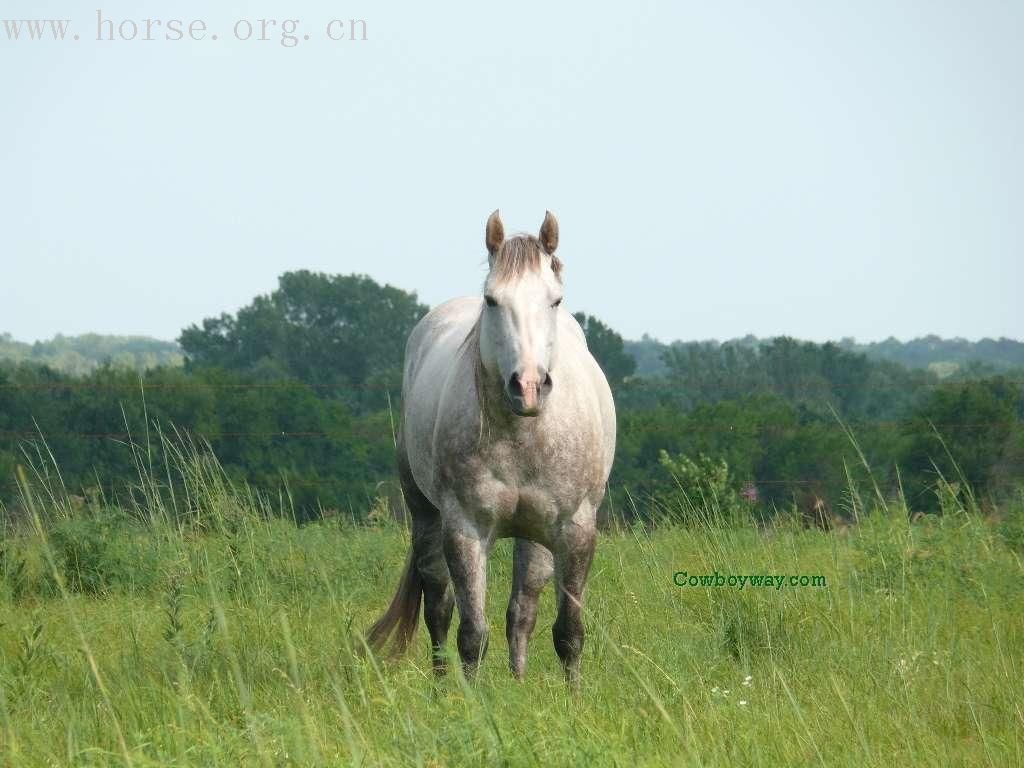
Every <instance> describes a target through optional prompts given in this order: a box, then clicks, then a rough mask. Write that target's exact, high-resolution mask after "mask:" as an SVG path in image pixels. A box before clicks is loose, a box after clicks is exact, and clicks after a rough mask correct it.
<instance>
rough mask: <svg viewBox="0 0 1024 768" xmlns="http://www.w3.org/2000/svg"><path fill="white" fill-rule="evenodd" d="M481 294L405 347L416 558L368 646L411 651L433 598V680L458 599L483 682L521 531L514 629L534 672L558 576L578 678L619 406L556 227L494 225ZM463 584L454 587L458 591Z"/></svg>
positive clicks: (516, 661) (512, 657)
mask: <svg viewBox="0 0 1024 768" xmlns="http://www.w3.org/2000/svg"><path fill="white" fill-rule="evenodd" d="M485 239H486V244H487V251H488V253H489V264H490V272H489V273H488V275H487V280H486V281H485V282H484V290H483V296H472V297H463V298H458V299H453V300H451V301H448V302H446V303H445V304H442V305H441V306H439V307H436V308H435V309H433V310H432V311H431V312H430V313H429V314H427V315H426V317H424V318H423V319H422V320H421V321H420V322H419V324H418V325H417V326H416V327H415V328H414V329H413V331H412V333H411V334H410V335H409V340H408V344H407V345H406V351H405V372H404V377H403V384H402V392H403V400H402V426H401V430H400V434H399V442H398V468H399V474H400V476H401V482H402V490H403V493H404V495H405V500H406V504H407V506H408V508H409V510H410V513H411V516H412V549H411V551H410V553H409V557H408V560H407V562H406V565H405V571H404V573H403V575H402V578H401V582H400V583H399V586H398V590H397V593H396V594H395V596H394V598H393V599H392V601H391V605H390V607H389V608H388V609H387V611H386V612H385V613H384V615H383V616H382V617H381V618H380V619H379V620H378V621H377V622H376V623H375V624H374V625H373V626H372V627H371V628H370V630H369V632H368V635H367V639H368V642H369V644H370V646H371V647H373V648H375V649H378V650H379V649H381V648H383V647H384V646H385V645H386V644H387V643H388V640H389V638H391V637H392V636H393V638H394V639H393V650H394V651H395V652H397V653H401V652H404V651H405V650H406V649H407V648H408V646H409V644H410V642H411V640H412V637H413V635H414V633H415V631H416V624H417V619H418V615H419V609H420V601H421V597H422V600H423V619H424V623H425V624H426V625H427V630H428V631H429V633H430V639H431V643H432V645H433V663H434V670H435V672H437V673H438V674H443V673H444V671H445V662H444V654H443V648H444V645H445V641H446V638H447V636H448V627H449V625H450V624H451V618H452V607H453V602H455V603H457V604H458V606H459V632H458V647H459V655H460V657H461V659H462V663H463V667H464V669H465V671H466V673H467V674H472V673H473V672H474V671H475V670H476V667H477V666H478V664H479V663H480V661H481V659H482V658H483V655H484V653H485V652H486V649H487V622H486V618H485V616H484V599H485V591H486V581H487V557H488V554H489V552H490V550H491V546H492V545H493V544H494V541H495V540H496V539H498V538H502V537H510V536H511V537H515V539H516V543H515V549H514V555H513V578H512V595H511V597H510V598H509V603H508V613H507V617H506V618H507V624H506V634H507V636H508V645H509V665H510V667H511V670H512V673H513V674H514V675H515V676H516V677H517V678H521V677H522V675H523V672H524V670H525V666H526V645H527V642H528V640H529V636H530V633H531V632H532V631H533V626H534V623H535V621H536V612H537V597H538V595H539V594H540V591H541V589H543V587H544V585H545V584H546V583H547V581H548V580H549V579H550V578H551V576H552V573H554V575H555V579H556V585H557V586H556V588H557V601H558V617H557V619H556V621H555V624H554V627H553V628H552V634H553V637H554V643H555V651H556V652H557V653H558V656H559V658H560V659H561V661H562V664H563V666H564V669H565V672H566V676H567V678H568V679H569V680H570V681H571V682H575V681H576V680H577V679H578V675H579V660H580V653H581V651H582V649H583V620H582V617H581V608H582V599H583V589H584V585H585V583H586V579H587V572H588V570H589V568H590V562H591V560H592V558H593V553H594V545H595V541H596V516H597V508H598V506H599V505H600V503H601V500H602V498H603V497H604V492H605V485H606V483H607V480H608V473H609V472H610V470H611V465H612V458H613V456H614V454H615V406H614V404H613V402H612V395H611V390H610V389H609V387H608V382H607V380H606V379H605V377H604V374H603V373H602V372H601V369H600V368H599V367H598V364H597V362H596V361H595V360H594V358H593V357H592V356H591V354H590V352H589V351H588V350H587V343H586V340H585V338H584V336H583V332H582V330H581V329H580V326H579V324H578V323H577V322H576V320H575V319H574V318H573V317H572V315H570V314H569V313H568V312H567V311H566V310H564V309H562V307H561V304H562V278H561V271H562V264H561V262H560V261H559V260H558V258H557V257H556V256H555V249H556V247H557V245H558V223H557V222H556V221H555V217H554V216H552V215H551V213H550V212H548V213H547V215H546V216H545V217H544V223H543V225H542V226H541V230H540V234H539V236H538V237H533V236H532V235H516V236H514V237H511V238H509V239H508V240H506V239H505V236H504V227H503V225H502V223H501V218H500V217H499V215H498V212H497V211H495V212H494V213H492V214H491V216H490V218H489V219H488V220H487V227H486V238H485ZM451 586H454V596H453V594H452V589H451Z"/></svg>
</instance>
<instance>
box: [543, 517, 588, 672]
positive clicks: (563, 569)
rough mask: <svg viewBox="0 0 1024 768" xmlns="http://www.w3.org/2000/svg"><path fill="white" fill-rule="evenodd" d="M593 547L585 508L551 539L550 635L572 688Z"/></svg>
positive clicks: (580, 648) (580, 645) (581, 632)
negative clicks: (553, 609) (553, 599)
mask: <svg viewBox="0 0 1024 768" xmlns="http://www.w3.org/2000/svg"><path fill="white" fill-rule="evenodd" d="M596 543H597V524H596V519H595V515H594V513H593V510H592V508H591V507H590V505H586V504H585V505H584V507H582V508H581V509H580V510H579V511H577V513H576V514H575V515H574V516H573V517H572V519H570V520H566V521H565V522H564V523H563V524H562V525H561V526H560V527H559V529H558V530H557V531H556V533H555V537H554V553H555V588H556V590H557V599H558V603H557V604H558V615H557V617H556V618H555V624H554V626H553V627H552V628H551V634H552V637H553V638H554V641H555V652H556V653H557V654H558V658H559V659H561V660H562V667H563V668H564V670H565V677H566V680H568V681H569V683H570V684H572V685H575V684H576V683H577V682H579V675H580V655H581V654H582V653H583V589H584V587H585V586H586V582H587V573H588V572H589V571H590V563H591V561H592V560H593V558H594V546H595V545H596Z"/></svg>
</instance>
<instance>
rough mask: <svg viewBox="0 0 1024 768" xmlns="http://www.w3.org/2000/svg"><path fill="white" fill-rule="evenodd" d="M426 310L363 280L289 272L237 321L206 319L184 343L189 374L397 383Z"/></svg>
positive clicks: (401, 293) (331, 383)
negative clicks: (210, 370)
mask: <svg viewBox="0 0 1024 768" xmlns="http://www.w3.org/2000/svg"><path fill="white" fill-rule="evenodd" d="M426 311H427V308H426V307H425V306H423V305H422V304H420V303H419V302H418V301H417V300H416V295H415V294H413V293H407V292H405V291H402V290H400V289H398V288H393V287H391V286H388V285H385V286H381V285H378V284H377V283H376V282H374V281H373V280H371V279H370V278H369V277H365V276H361V275H325V274H321V273H314V272H308V271H305V270H303V271H299V272H287V273H285V274H284V275H282V276H281V278H280V280H279V282H278V287H277V289H276V290H275V291H274V292H273V293H271V294H270V295H268V296H258V297H257V298H256V299H255V300H253V302H252V303H251V304H249V305H248V306H246V307H243V308H242V309H240V310H239V311H238V313H237V314H236V315H233V316H232V315H229V314H222V315H220V316H219V317H215V318H207V319H206V320H204V321H203V322H202V324H201V325H199V326H196V325H192V326H189V327H188V328H186V329H185V330H184V331H183V332H182V334H181V338H180V340H179V341H180V343H181V346H182V349H183V350H184V352H185V356H186V361H187V364H188V366H189V367H190V369H194V368H201V367H211V366H212V367H220V368H224V369H226V370H231V371H244V372H254V371H261V372H262V374H263V375H265V376H267V375H269V376H272V377H280V376H289V377H293V378H295V379H298V380H299V381H302V382H306V383H307V384H315V385H321V386H325V385H326V386H329V387H338V388H345V387H361V386H365V385H366V384H367V383H368V382H370V381H371V380H373V379H374V378H375V377H380V376H385V377H389V380H393V379H394V376H395V373H396V372H397V371H399V370H400V367H401V364H402V355H403V353H404V350H405V340H406V338H407V337H408V335H409V332H410V331H411V330H412V328H413V326H414V325H415V324H416V323H417V322H418V321H419V319H420V318H421V317H423V315H424V314H425V313H426Z"/></svg>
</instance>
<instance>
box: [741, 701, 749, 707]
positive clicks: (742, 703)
mask: <svg viewBox="0 0 1024 768" xmlns="http://www.w3.org/2000/svg"><path fill="white" fill-rule="evenodd" d="M740 706H741V707H745V706H747V700H746V699H740Z"/></svg>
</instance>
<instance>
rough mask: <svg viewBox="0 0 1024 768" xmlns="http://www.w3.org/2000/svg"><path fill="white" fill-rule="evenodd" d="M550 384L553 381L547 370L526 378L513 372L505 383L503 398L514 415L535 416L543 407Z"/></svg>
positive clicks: (549, 390)
mask: <svg viewBox="0 0 1024 768" xmlns="http://www.w3.org/2000/svg"><path fill="white" fill-rule="evenodd" d="M552 386H554V383H553V382H552V380H551V374H550V373H548V372H547V371H544V372H543V374H542V375H540V376H536V377H530V378H528V379H524V378H522V377H520V375H519V374H518V373H513V374H512V375H511V376H510V377H509V380H508V383H507V384H506V385H505V398H506V399H507V400H508V404H509V406H510V407H511V408H512V412H513V413H514V414H515V415H516V416H536V415H537V414H539V413H540V411H541V409H542V408H543V407H544V401H545V400H547V397H548V393H550V392H551V388H552Z"/></svg>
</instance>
